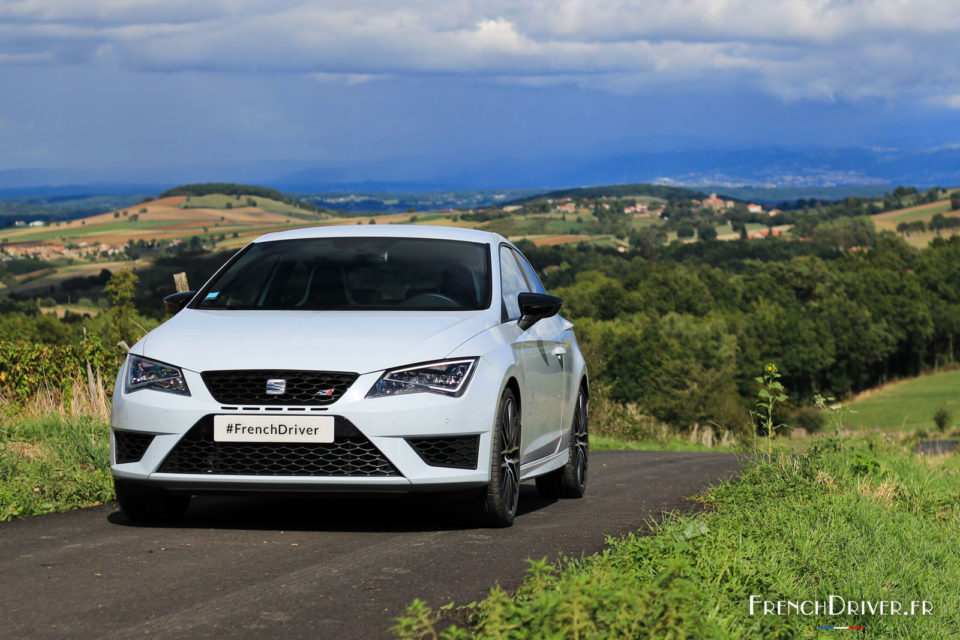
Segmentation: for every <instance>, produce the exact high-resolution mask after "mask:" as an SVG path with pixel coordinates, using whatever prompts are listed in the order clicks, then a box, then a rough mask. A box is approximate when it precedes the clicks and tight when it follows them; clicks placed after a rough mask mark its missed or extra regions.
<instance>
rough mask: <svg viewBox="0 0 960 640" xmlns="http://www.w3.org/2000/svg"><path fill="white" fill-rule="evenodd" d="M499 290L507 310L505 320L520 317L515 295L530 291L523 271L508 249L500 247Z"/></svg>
mask: <svg viewBox="0 0 960 640" xmlns="http://www.w3.org/2000/svg"><path fill="white" fill-rule="evenodd" d="M500 289H501V292H502V294H503V305H504V307H506V309H507V319H509V320H513V319H514V318H519V317H520V304H519V303H518V302H517V295H519V294H521V293H523V292H524V291H530V288H529V287H528V286H527V281H526V280H525V279H524V277H523V271H521V270H520V265H518V264H517V260H516V258H514V257H513V251H511V250H510V247H506V246H504V247H500Z"/></svg>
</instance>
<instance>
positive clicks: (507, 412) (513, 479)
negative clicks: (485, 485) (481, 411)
mask: <svg viewBox="0 0 960 640" xmlns="http://www.w3.org/2000/svg"><path fill="white" fill-rule="evenodd" d="M519 422H520V421H519V419H518V416H517V406H516V404H515V403H514V401H513V399H512V398H510V399H508V400H507V401H506V402H505V403H504V404H503V409H502V411H501V413H500V443H501V450H500V497H501V499H502V500H503V504H504V506H505V507H506V508H507V511H508V512H509V513H510V514H512V513H513V512H514V511H515V510H516V508H517V500H518V498H519V494H520V482H519V476H520V473H519V463H520V442H519V440H520V437H519V436H520V424H519Z"/></svg>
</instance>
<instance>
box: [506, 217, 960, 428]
mask: <svg viewBox="0 0 960 640" xmlns="http://www.w3.org/2000/svg"><path fill="white" fill-rule="evenodd" d="M521 244H522V245H523V246H522V247H521V248H522V249H523V250H524V251H525V253H527V255H528V256H529V257H530V258H531V261H532V262H534V264H535V266H536V267H537V268H538V270H539V271H540V272H541V273H543V277H544V280H545V284H546V286H547V287H548V288H549V289H550V290H551V292H552V293H555V294H556V295H559V296H561V297H562V298H564V300H565V302H564V307H563V311H562V313H563V314H564V315H565V316H566V317H568V318H570V319H571V320H573V321H574V322H575V323H576V326H577V329H576V331H577V336H578V339H579V340H580V343H581V346H582V348H583V350H584V352H585V353H586V354H587V355H588V359H589V365H590V374H591V378H592V380H593V381H594V382H595V383H596V384H599V385H602V386H603V387H604V388H605V389H606V390H607V391H608V393H609V396H610V397H611V398H612V399H614V400H616V401H620V402H625V403H635V404H637V405H638V406H639V407H640V408H641V410H643V411H644V412H646V413H648V414H650V415H653V416H655V417H657V418H658V419H660V420H663V421H666V422H668V423H671V424H673V425H675V426H677V427H680V428H684V427H689V426H691V425H693V424H695V423H700V424H704V423H705V422H707V421H712V422H716V423H718V424H720V425H721V426H723V427H725V428H737V427H738V426H741V427H742V426H743V425H746V424H749V418H748V410H749V408H750V403H751V398H753V397H755V393H756V388H755V382H754V380H753V378H754V376H755V375H756V372H757V371H759V370H761V369H762V367H763V365H764V364H765V363H767V362H775V363H776V364H777V366H778V367H779V368H780V370H781V371H782V373H783V382H784V384H785V385H786V386H787V388H788V390H789V393H790V397H791V399H793V400H794V401H795V402H796V403H797V404H798V405H802V404H804V403H807V402H810V400H811V399H812V397H813V396H814V395H815V394H822V395H824V396H833V397H837V398H842V397H844V396H846V395H847V394H850V393H854V392H857V391H860V390H863V389H867V388H869V387H872V386H875V385H878V384H880V383H883V382H885V381H887V380H891V379H895V378H900V377H905V376H913V375H916V374H918V373H920V372H922V371H924V370H927V369H930V368H933V367H937V366H942V365H944V364H947V363H952V362H956V360H957V358H958V357H960V237H952V238H949V239H943V238H935V239H934V240H933V242H932V243H931V245H930V246H929V247H928V248H926V249H922V250H918V249H915V248H913V247H910V246H909V245H908V244H907V243H906V242H905V241H904V240H903V239H902V238H901V237H899V236H898V235H896V234H893V233H891V232H887V233H881V234H879V235H878V236H877V237H876V238H875V241H874V243H873V245H872V246H871V247H870V248H867V249H863V250H855V251H843V252H837V251H835V250H834V248H833V247H831V246H826V247H824V246H818V245H817V244H816V243H814V242H806V243H798V242H792V243H791V242H784V241H780V240H777V239H764V240H751V241H734V242H722V243H721V242H713V243H698V245H700V248H701V253H700V254H697V253H695V252H693V251H687V252H681V253H677V252H674V251H673V250H672V248H663V249H662V250H660V251H658V252H657V253H655V254H654V255H647V256H642V255H640V254H638V253H633V254H619V253H617V252H605V251H598V250H596V249H591V248H589V247H588V246H585V245H581V246H578V247H572V246H567V247H543V248H537V247H534V246H533V245H532V244H531V243H527V242H522V243H521ZM686 247H693V248H696V246H694V245H686V246H685V248H686ZM764 247H766V249H767V252H766V253H764V251H763V248H764ZM704 248H706V249H708V250H707V251H703V249H704ZM781 249H782V250H783V251H780V250H781Z"/></svg>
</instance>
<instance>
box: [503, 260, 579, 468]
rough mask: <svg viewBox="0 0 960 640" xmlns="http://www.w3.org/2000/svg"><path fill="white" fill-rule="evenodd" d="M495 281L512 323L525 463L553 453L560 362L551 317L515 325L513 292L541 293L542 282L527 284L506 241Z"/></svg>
mask: <svg viewBox="0 0 960 640" xmlns="http://www.w3.org/2000/svg"><path fill="white" fill-rule="evenodd" d="M500 281H501V291H502V294H503V309H504V316H505V321H506V322H509V323H512V324H513V325H514V327H515V333H514V338H513V340H512V343H511V346H512V348H513V350H514V354H515V357H516V359H517V361H518V362H519V363H520V368H521V370H522V371H523V383H522V385H523V386H522V388H521V398H520V406H521V420H522V422H521V424H522V425H523V437H522V440H521V443H520V447H521V451H520V463H521V464H525V463H527V462H531V461H533V460H537V459H539V458H543V457H545V456H548V455H550V454H552V453H554V452H555V451H556V450H557V446H558V445H559V443H560V437H561V420H562V406H563V390H564V384H563V383H564V377H565V376H564V367H565V366H566V362H565V359H564V357H563V355H564V354H562V353H559V347H561V345H560V343H559V342H558V341H557V335H558V333H559V332H558V331H557V320H558V319H557V318H546V319H544V320H541V321H540V322H537V323H536V324H534V325H533V326H532V327H530V328H529V329H527V330H526V331H523V330H521V329H520V328H519V327H517V326H516V321H517V320H518V319H519V318H520V305H519V303H518V302H517V296H518V295H519V294H520V293H523V292H525V291H531V292H535V293H542V292H543V286H542V285H541V284H540V282H539V280H534V282H535V284H533V285H531V283H530V282H529V281H528V278H527V276H526V275H525V274H524V269H523V267H521V263H520V261H519V258H518V256H517V255H516V254H515V253H514V250H513V249H512V248H511V247H509V246H507V245H501V247H500ZM538 289H539V290H538Z"/></svg>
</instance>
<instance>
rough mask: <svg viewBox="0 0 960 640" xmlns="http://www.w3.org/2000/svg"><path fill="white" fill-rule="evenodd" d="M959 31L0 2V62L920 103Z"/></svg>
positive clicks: (845, 19) (706, 13) (583, 13)
mask: <svg viewBox="0 0 960 640" xmlns="http://www.w3.org/2000/svg"><path fill="white" fill-rule="evenodd" d="M958 33H960V12H958V11H956V7H955V4H954V3H953V2H952V1H951V0H915V1H913V2H909V3H907V2H903V1H902V0H778V1H777V2H769V1H768V0H683V1H681V0H589V1H588V0H526V1H522V2H518V1H516V0H513V1H510V2H508V1H506V0H485V1H483V2H480V1H477V0H449V1H448V2H444V3H436V2H435V1H433V0H431V1H430V2H427V1H426V0H393V1H389V2H388V1H386V0H373V1H371V0H351V1H346V0H328V1H326V2H324V3H322V5H321V4H313V3H304V2H302V1H291V0H279V1H276V2H272V3H269V5H265V4H264V3H261V2H254V1H253V0H209V1H207V2H202V3H198V2H195V1H193V0H190V1H187V0H145V1H144V0H13V1H12V2H6V3H3V4H2V5H0V43H2V44H0V64H18V63H24V64H25V63H28V62H32V63H37V62H42V61H44V60H47V61H49V62H50V63H51V64H56V63H61V64H66V63H77V62H83V61H85V60H88V59H96V60H113V61H115V62H117V63H118V64H120V65H121V66H123V67H125V68H128V69H133V70H140V71H162V72H177V71H209V72H232V73H249V72H254V73H259V72H269V73H298V74H308V75H309V76H310V77H313V78H315V79H320V80H324V79H326V80H325V81H331V80H335V81H337V82H346V83H348V84H357V83H363V82H366V81H368V80H369V79H371V78H374V77H379V76H384V75H390V76H403V75H423V74H452V75H461V76H469V77H480V78H485V79H490V80H494V81H497V82H511V83H515V84H523V85H527V86H542V85H547V84H556V83H558V82H564V83H571V84H576V85H579V86H583V87H590V88H596V89H599V90H603V91H610V92H614V93H637V92H642V91H644V90H646V89H648V88H650V87H652V86H658V85H676V84H691V83H694V84H697V85H707V86H711V87H714V86H738V87H749V88H753V89H758V90H760V91H763V92H766V93H769V94H772V95H776V96H779V97H781V98H783V99H784V100H788V101H793V100H814V101H825V102H832V101H837V100H861V99H869V98H877V97H880V98H898V97H901V96H904V95H907V96H916V97H917V98H919V99H920V100H926V101H928V102H929V101H930V100H932V99H933V98H934V97H935V96H940V95H944V94H946V95H947V96H953V95H955V94H960V38H958ZM44 56H46V58H44ZM941 104H946V105H947V106H953V103H952V98H949V97H948V98H945V99H941Z"/></svg>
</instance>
